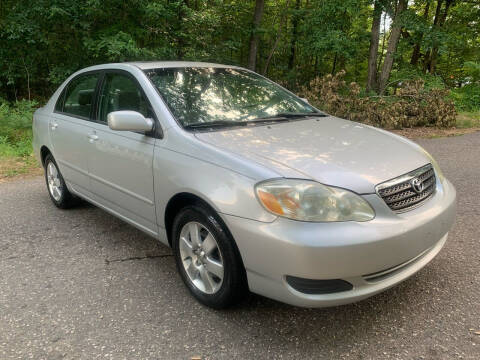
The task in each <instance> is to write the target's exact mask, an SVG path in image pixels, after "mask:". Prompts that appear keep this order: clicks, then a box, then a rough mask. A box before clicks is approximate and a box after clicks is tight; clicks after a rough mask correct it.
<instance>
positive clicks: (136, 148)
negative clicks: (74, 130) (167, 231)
mask: <svg viewBox="0 0 480 360" xmlns="http://www.w3.org/2000/svg"><path fill="white" fill-rule="evenodd" d="M118 110H133V111H137V112H140V113H142V114H143V115H144V116H145V117H150V118H153V117H154V116H153V111H152V109H151V106H150V103H149V101H148V100H147V98H146V96H145V95H144V92H143V90H142V89H141V87H140V85H139V84H138V82H137V81H136V79H135V78H134V77H133V76H132V75H130V74H129V73H127V72H124V71H107V72H106V73H105V74H104V76H103V79H102V80H101V84H100V85H99V98H98V112H97V114H96V122H93V123H92V129H91V132H90V134H89V135H90V137H91V138H92V143H91V144H90V151H89V172H90V178H91V191H92V196H93V199H94V200H95V201H97V202H98V203H100V204H102V205H104V206H105V207H107V208H109V209H110V210H111V211H113V212H115V213H117V214H118V215H120V216H121V217H122V218H124V219H125V220H128V221H130V222H132V223H134V224H135V225H136V226H138V227H140V228H142V229H143V230H145V231H147V232H149V233H151V234H152V235H157V232H158V227H157V223H156V216H155V201H154V200H155V199H154V193H153V150H154V145H155V137H154V136H153V134H145V133H137V132H132V131H114V130H111V129H110V128H109V127H108V125H107V115H108V114H109V113H110V112H113V111H118Z"/></svg>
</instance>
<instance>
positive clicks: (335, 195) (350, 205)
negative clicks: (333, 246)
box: [255, 179, 375, 222]
mask: <svg viewBox="0 0 480 360" xmlns="http://www.w3.org/2000/svg"><path fill="white" fill-rule="evenodd" d="M255 191H256V193H257V197H258V199H259V201H260V203H261V204H262V205H263V206H264V207H265V209H267V210H268V211H270V212H271V213H273V214H275V215H278V216H283V217H286V218H289V219H294V220H301V221H312V222H330V221H368V220H372V219H373V218H374V217H375V212H374V211H373V209H372V207H371V206H370V204H369V203H368V202H366V201H365V200H364V199H363V198H362V197H360V196H359V195H357V194H355V193H353V192H351V191H348V190H344V189H340V188H335V187H331V186H326V185H322V184H320V183H317V182H315V181H309V180H295V179H275V180H267V181H263V182H261V183H259V184H257V185H256V186H255Z"/></svg>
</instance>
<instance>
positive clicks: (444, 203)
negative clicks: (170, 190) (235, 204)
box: [223, 179, 456, 307]
mask: <svg viewBox="0 0 480 360" xmlns="http://www.w3.org/2000/svg"><path fill="white" fill-rule="evenodd" d="M364 197H365V199H367V200H368V201H369V202H370V204H372V206H373V207H374V208H375V211H376V217H375V219H373V220H371V221H368V222H343V223H306V222H299V221H294V220H289V219H285V218H277V219H276V220H275V221H274V222H271V223H263V222H258V221H254V220H249V219H245V218H239V217H235V216H230V215H225V214H224V215H223V217H224V220H225V222H226V223H227V226H228V227H229V229H230V231H231V233H232V235H233V237H234V238H235V240H236V243H237V246H238V248H239V251H240V254H241V256H242V259H243V262H244V265H245V268H246V270H247V277H248V283H249V287H250V290H251V291H252V292H255V293H257V294H260V295H264V296H266V297H269V298H273V299H276V300H279V301H282V302H285V303H289V304H292V305H297V306H305V307H324V306H334V305H340V304H346V303H350V302H354V301H358V300H361V299H364V298H367V297H369V296H371V295H374V294H376V293H378V292H381V291H383V290H385V289H387V288H389V287H392V286H394V285H395V284H397V283H399V282H401V281H403V280H405V279H406V278H408V277H409V276H411V275H413V274H414V273H416V272H417V271H418V270H420V269H421V268H422V267H423V266H425V265H426V264H427V263H428V262H429V261H430V260H432V259H433V258H434V257H435V255H436V254H437V253H438V252H439V251H440V250H441V248H442V247H443V245H444V244H445V241H446V239H447V235H448V231H449V229H450V227H451V226H452V224H453V221H454V218H455V212H456V201H455V199H456V193H455V189H454V187H453V185H452V184H451V183H450V182H449V181H448V180H446V179H445V180H444V181H443V184H441V183H440V182H439V181H437V188H436V193H435V195H434V196H433V197H432V198H431V199H430V200H428V201H426V202H425V203H424V204H423V205H422V206H420V207H419V208H417V209H415V210H412V211H409V212H406V213H403V214H396V213H394V212H392V211H391V210H390V209H389V208H388V206H387V205H386V204H385V203H384V202H383V200H382V199H381V198H380V197H379V196H378V195H376V194H369V195H364ZM372 274H374V275H373V276H372ZM287 275H288V276H294V277H298V278H304V279H324V280H328V279H342V280H346V281H348V282H350V283H351V284H352V285H353V288H352V289H351V290H348V291H342V292H336V293H329V294H306V293H302V292H299V291H297V290H295V289H294V288H292V287H291V286H290V285H289V284H288V283H287V282H286V276H287Z"/></svg>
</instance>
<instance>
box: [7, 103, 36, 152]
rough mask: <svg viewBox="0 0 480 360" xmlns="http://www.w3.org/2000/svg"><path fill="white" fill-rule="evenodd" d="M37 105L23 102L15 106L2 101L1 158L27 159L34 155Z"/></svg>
mask: <svg viewBox="0 0 480 360" xmlns="http://www.w3.org/2000/svg"><path fill="white" fill-rule="evenodd" d="M36 106H37V103H36V102H35V101H27V100H22V101H19V102H16V103H15V104H13V105H9V104H8V103H6V102H4V101H2V100H1V99H0V157H2V156H17V157H26V156H29V155H30V154H31V153H32V119H33V112H34V111H35V108H36Z"/></svg>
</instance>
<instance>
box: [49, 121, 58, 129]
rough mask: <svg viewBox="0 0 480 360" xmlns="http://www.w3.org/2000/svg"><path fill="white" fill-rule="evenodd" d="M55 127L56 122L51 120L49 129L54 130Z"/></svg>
mask: <svg viewBox="0 0 480 360" xmlns="http://www.w3.org/2000/svg"><path fill="white" fill-rule="evenodd" d="M57 127H58V123H56V122H53V121H52V122H51V123H50V129H52V130H55V129H56V128H57Z"/></svg>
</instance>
